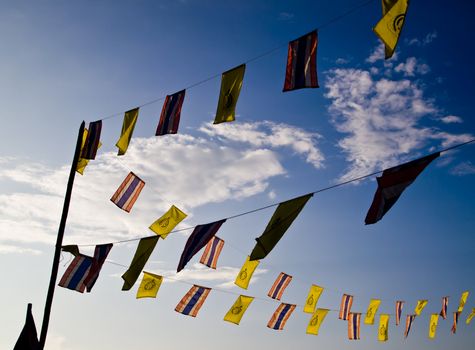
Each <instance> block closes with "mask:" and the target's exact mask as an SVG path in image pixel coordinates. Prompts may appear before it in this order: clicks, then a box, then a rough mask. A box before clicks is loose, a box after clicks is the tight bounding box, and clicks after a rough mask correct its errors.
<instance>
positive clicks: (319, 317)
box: [307, 309, 330, 335]
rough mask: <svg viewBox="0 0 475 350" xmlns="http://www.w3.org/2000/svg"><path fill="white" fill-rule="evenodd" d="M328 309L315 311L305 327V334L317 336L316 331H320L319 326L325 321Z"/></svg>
mask: <svg viewBox="0 0 475 350" xmlns="http://www.w3.org/2000/svg"><path fill="white" fill-rule="evenodd" d="M328 311H330V310H328V309H317V310H316V311H315V312H314V313H313V315H312V318H311V319H310V321H309V322H308V326H307V334H313V335H318V331H319V330H320V326H321V325H322V323H323V320H324V319H325V316H326V315H327V314H328Z"/></svg>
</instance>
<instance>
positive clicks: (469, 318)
mask: <svg viewBox="0 0 475 350" xmlns="http://www.w3.org/2000/svg"><path fill="white" fill-rule="evenodd" d="M474 317H475V308H472V311H471V312H470V315H468V317H467V320H466V321H465V323H466V324H470V322H472V318H474Z"/></svg>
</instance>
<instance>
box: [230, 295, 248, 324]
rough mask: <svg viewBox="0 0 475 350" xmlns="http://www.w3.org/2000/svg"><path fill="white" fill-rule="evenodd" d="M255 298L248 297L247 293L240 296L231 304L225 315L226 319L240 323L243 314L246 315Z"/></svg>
mask: <svg viewBox="0 0 475 350" xmlns="http://www.w3.org/2000/svg"><path fill="white" fill-rule="evenodd" d="M253 300H254V298H253V297H248V296H245V295H240V296H238V298H237V299H236V301H235V302H234V304H233V306H231V308H230V309H229V311H228V312H227V313H226V315H224V320H225V321H228V322H231V323H235V324H239V323H240V322H241V318H242V316H244V313H245V312H246V310H247V308H248V307H249V305H251V303H252V301H253Z"/></svg>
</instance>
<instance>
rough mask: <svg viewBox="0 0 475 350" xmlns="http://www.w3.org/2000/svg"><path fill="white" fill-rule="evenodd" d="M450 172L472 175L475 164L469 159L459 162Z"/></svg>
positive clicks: (474, 172) (474, 171)
mask: <svg viewBox="0 0 475 350" xmlns="http://www.w3.org/2000/svg"><path fill="white" fill-rule="evenodd" d="M451 173H452V174H454V175H458V176H464V175H473V174H475V164H473V163H472V162H470V161H467V162H463V163H460V164H458V165H456V166H454V167H453V168H452V170H451Z"/></svg>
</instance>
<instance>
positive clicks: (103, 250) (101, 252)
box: [84, 243, 112, 292]
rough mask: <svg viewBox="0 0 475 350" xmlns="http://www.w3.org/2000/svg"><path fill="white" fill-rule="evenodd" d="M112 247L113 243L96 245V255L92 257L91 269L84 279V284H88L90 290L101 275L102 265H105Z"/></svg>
mask: <svg viewBox="0 0 475 350" xmlns="http://www.w3.org/2000/svg"><path fill="white" fill-rule="evenodd" d="M111 249H112V243H108V244H99V245H96V248H95V249H94V256H93V258H92V265H91V269H90V270H89V273H88V275H87V277H86V279H85V280H84V284H85V285H86V288H87V291H88V292H90V291H91V289H92V287H94V284H95V283H96V281H97V278H98V277H99V273H100V272H101V268H102V265H104V262H105V261H106V259H107V256H108V255H109V252H110V251H111Z"/></svg>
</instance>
